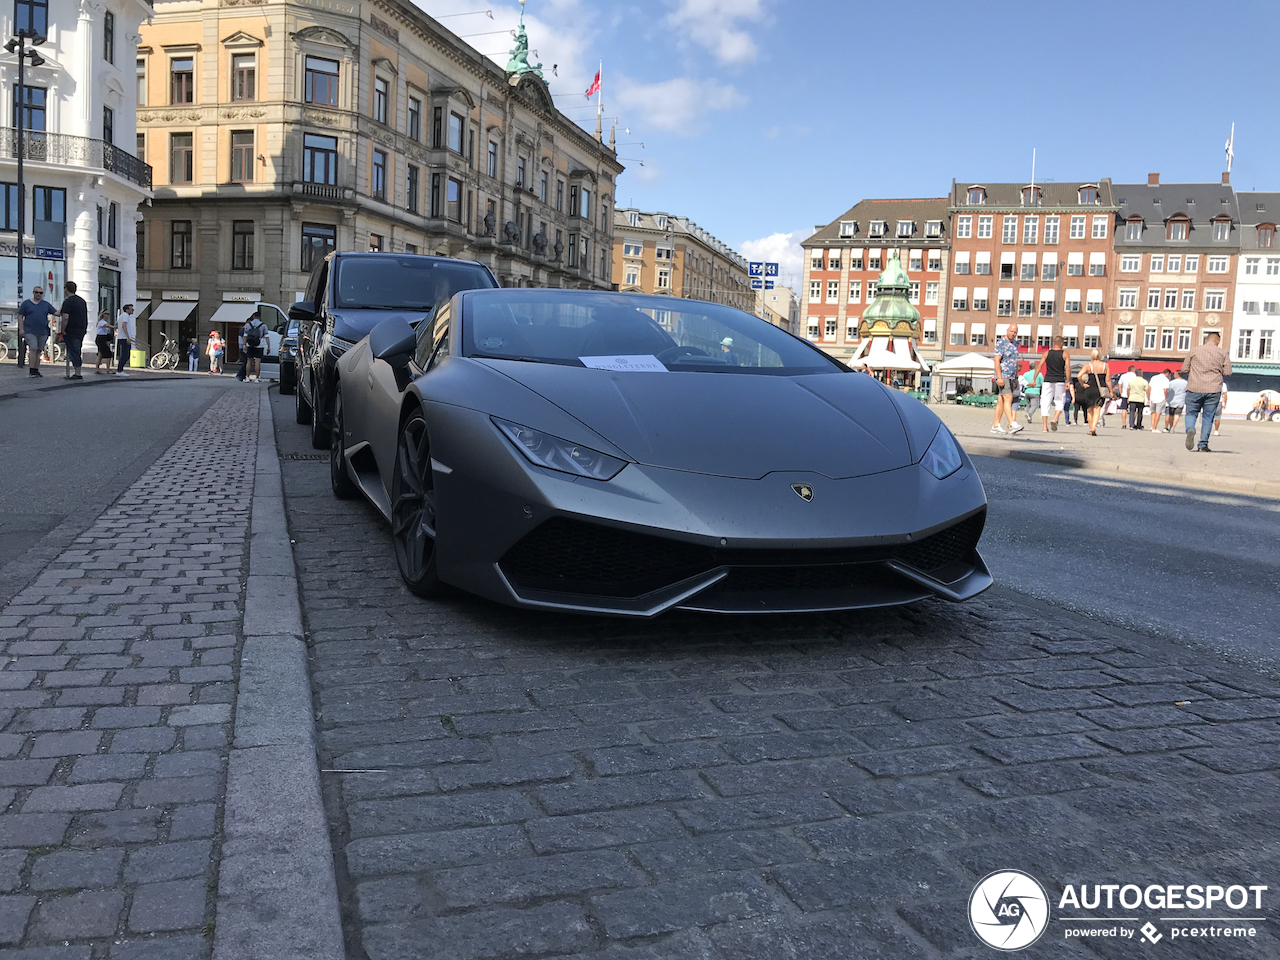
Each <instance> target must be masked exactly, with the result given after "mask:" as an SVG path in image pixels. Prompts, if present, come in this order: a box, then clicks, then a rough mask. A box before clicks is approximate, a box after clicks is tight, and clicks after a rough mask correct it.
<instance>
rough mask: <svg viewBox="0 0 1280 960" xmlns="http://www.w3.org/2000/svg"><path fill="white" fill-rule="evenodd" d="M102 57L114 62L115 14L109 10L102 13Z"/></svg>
mask: <svg viewBox="0 0 1280 960" xmlns="http://www.w3.org/2000/svg"><path fill="white" fill-rule="evenodd" d="M102 59H103V60H105V61H107V63H115V62H116V15H115V14H114V13H112V12H111V11H110V10H107V11H106V12H104V13H103V14H102Z"/></svg>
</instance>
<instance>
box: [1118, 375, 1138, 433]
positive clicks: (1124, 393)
mask: <svg viewBox="0 0 1280 960" xmlns="http://www.w3.org/2000/svg"><path fill="white" fill-rule="evenodd" d="M1136 369H1137V368H1136V367H1135V366H1133V365H1132V364H1130V365H1129V369H1128V370H1126V371H1125V372H1124V373H1122V374H1120V429H1121V430H1127V429H1129V423H1128V420H1129V381H1130V380H1132V379H1133V374H1134V371H1135V370H1136Z"/></svg>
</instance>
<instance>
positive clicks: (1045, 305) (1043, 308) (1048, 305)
mask: <svg viewBox="0 0 1280 960" xmlns="http://www.w3.org/2000/svg"><path fill="white" fill-rule="evenodd" d="M1054 303H1055V301H1053V300H1046V299H1044V298H1043V297H1041V299H1040V316H1042V317H1052V316H1053V315H1054V313H1055V310H1054ZM1048 345H1049V344H1047V343H1046V344H1044V346H1046V347H1047V346H1048Z"/></svg>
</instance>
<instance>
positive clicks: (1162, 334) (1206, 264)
mask: <svg viewBox="0 0 1280 960" xmlns="http://www.w3.org/2000/svg"><path fill="white" fill-rule="evenodd" d="M1113 190H1114V193H1115V197H1116V209H1117V228H1116V235H1115V241H1114V255H1113V263H1114V265H1115V269H1114V270H1113V271H1112V277H1111V289H1112V295H1111V296H1110V297H1109V298H1108V299H1109V302H1110V303H1113V304H1114V305H1115V306H1114V308H1113V313H1114V323H1113V329H1112V333H1111V336H1110V338H1109V339H1108V340H1106V341H1105V344H1106V345H1105V348H1104V352H1106V353H1109V354H1110V356H1111V358H1112V359H1113V360H1115V359H1121V360H1124V359H1128V360H1132V361H1135V362H1138V365H1139V366H1141V367H1143V368H1144V369H1147V370H1157V369H1160V368H1162V367H1164V366H1169V365H1172V364H1173V363H1181V362H1182V358H1183V357H1185V356H1186V352H1187V350H1189V349H1190V348H1191V347H1192V345H1194V344H1196V343H1199V342H1200V341H1202V340H1203V339H1204V337H1205V336H1206V335H1207V334H1208V333H1209V331H1211V330H1216V331H1218V332H1220V333H1221V334H1222V336H1223V344H1222V345H1223V346H1224V347H1229V346H1230V337H1229V335H1230V328H1231V316H1232V308H1233V306H1234V304H1235V282H1236V261H1237V259H1238V257H1239V253H1240V211H1239V209H1238V205H1237V202H1236V195H1235V192H1234V191H1233V190H1232V189H1231V184H1230V183H1229V178H1228V176H1227V174H1225V173H1224V174H1223V175H1222V182H1221V183H1163V184H1162V183H1161V182H1160V175H1159V174H1158V173H1153V174H1151V175H1150V176H1149V177H1148V178H1147V182H1146V183H1117V184H1115V185H1114V186H1113Z"/></svg>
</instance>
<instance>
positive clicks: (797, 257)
mask: <svg viewBox="0 0 1280 960" xmlns="http://www.w3.org/2000/svg"><path fill="white" fill-rule="evenodd" d="M810 233H812V231H808V230H792V231H791V232H790V233H771V234H769V236H767V237H761V238H760V239H759V240H744V241H743V242H742V243H741V244H739V246H738V252H739V253H741V254H742V255H743V256H744V257H746V258H747V259H748V260H765V261H772V262H774V263H777V264H778V279H779V280H780V281H781V282H782V283H783V284H784V285H785V286H788V287H790V288H791V289H792V290H793V291H795V292H796V295H797V296H799V288H798V284H799V283H800V281H801V279H803V277H804V251H803V250H802V249H801V247H800V241H801V240H803V239H804V238H805V237H807V236H809V234H810Z"/></svg>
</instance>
